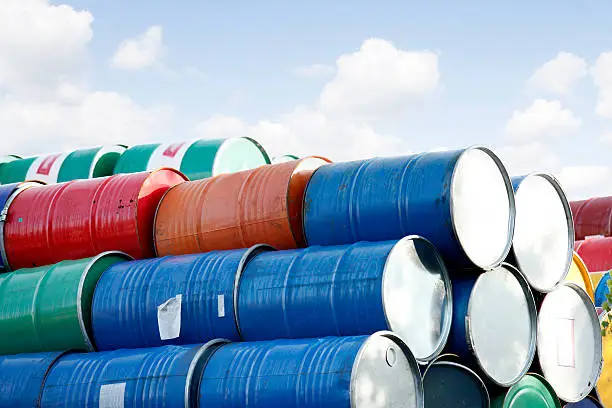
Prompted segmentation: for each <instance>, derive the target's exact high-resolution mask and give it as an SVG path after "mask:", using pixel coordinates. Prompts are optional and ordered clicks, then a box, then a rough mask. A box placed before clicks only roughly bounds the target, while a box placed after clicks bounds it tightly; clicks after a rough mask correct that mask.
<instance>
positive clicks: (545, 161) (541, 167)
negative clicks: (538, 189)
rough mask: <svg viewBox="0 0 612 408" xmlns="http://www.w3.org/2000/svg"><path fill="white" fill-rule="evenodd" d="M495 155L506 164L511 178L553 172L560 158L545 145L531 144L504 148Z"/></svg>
mask: <svg viewBox="0 0 612 408" xmlns="http://www.w3.org/2000/svg"><path fill="white" fill-rule="evenodd" d="M495 153H496V154H497V155H498V156H499V158H500V159H501V160H502V162H503V163H504V166H505V167H506V169H507V170H508V173H509V174H510V175H511V176H520V175H523V174H527V173H531V172H533V171H546V172H547V171H551V170H552V169H554V168H556V167H557V166H558V165H559V163H560V160H559V158H558V157H557V156H556V155H555V154H554V153H553V152H552V151H551V150H550V149H549V148H548V147H546V146H545V145H544V144H542V143H539V142H531V143H527V144H523V145H518V146H502V147H500V148H498V149H495Z"/></svg>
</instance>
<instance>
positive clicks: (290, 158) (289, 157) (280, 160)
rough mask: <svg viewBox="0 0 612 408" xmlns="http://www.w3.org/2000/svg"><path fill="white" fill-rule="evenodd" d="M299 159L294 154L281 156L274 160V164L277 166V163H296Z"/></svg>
mask: <svg viewBox="0 0 612 408" xmlns="http://www.w3.org/2000/svg"><path fill="white" fill-rule="evenodd" d="M297 159H298V157H297V156H294V155H292V154H283V155H281V156H276V157H275V158H273V159H272V164H277V163H286V162H290V161H294V160H297Z"/></svg>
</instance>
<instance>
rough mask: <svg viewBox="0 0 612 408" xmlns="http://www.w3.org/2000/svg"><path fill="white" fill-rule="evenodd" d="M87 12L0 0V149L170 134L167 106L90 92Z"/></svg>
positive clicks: (42, 0)
mask: <svg viewBox="0 0 612 408" xmlns="http://www.w3.org/2000/svg"><path fill="white" fill-rule="evenodd" d="M92 22H93V17H92V15H91V14H90V13H88V12H83V11H77V10H75V9H74V8H72V7H70V6H66V5H62V6H56V5H51V4H50V3H49V2H48V1H47V0H4V1H2V2H1V3H0V135H2V145H3V150H4V152H5V153H15V154H24V155H27V154H35V153H43V152H49V151H58V150H63V149H70V148H74V147H85V146H91V145H99V144H108V143H117V142H121V143H128V144H131V143H134V142H143V141H146V140H150V139H149V138H150V137H165V136H167V135H168V134H171V133H170V129H169V128H170V126H171V122H172V113H173V109H172V107H169V106H156V107H143V106H140V105H139V104H137V103H136V102H134V101H133V100H132V99H131V98H129V97H128V96H126V95H122V94H119V93H116V92H111V91H99V90H90V89H89V86H88V84H87V82H86V81H85V79H84V78H85V71H84V68H85V66H84V64H83V62H84V61H85V60H86V58H87V46H88V44H89V41H90V40H91V38H92V30H91V24H92Z"/></svg>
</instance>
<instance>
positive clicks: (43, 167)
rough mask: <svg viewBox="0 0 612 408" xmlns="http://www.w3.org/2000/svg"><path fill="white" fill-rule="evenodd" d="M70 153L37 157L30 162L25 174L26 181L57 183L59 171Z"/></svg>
mask: <svg viewBox="0 0 612 408" xmlns="http://www.w3.org/2000/svg"><path fill="white" fill-rule="evenodd" d="M69 154H70V153H61V154H54V155H49V156H39V157H37V158H36V160H34V161H33V162H32V164H31V165H30V168H29V169H28V172H27V174H26V178H25V179H26V180H36V181H42V182H45V183H48V184H53V183H57V179H58V177H59V173H60V169H61V168H62V164H64V160H66V157H68V155H69Z"/></svg>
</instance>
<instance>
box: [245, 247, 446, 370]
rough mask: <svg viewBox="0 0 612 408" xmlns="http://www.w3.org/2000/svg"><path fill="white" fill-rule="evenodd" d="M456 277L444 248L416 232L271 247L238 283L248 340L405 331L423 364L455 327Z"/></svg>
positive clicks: (252, 262) (415, 354) (443, 342)
mask: <svg viewBox="0 0 612 408" xmlns="http://www.w3.org/2000/svg"><path fill="white" fill-rule="evenodd" d="M450 286H451V285H450V279H449V277H448V274H447V271H446V267H445V266H444V263H443V262H442V259H441V257H440V256H439V254H438V251H437V250H436V248H435V247H434V246H433V245H432V244H431V243H430V242H429V241H427V240H426V239H424V238H421V237H418V236H412V237H405V238H403V239H401V240H399V241H386V242H359V243H356V244H352V245H341V246H329V247H324V246H316V247H309V248H305V249H297V250H288V251H277V252H264V253H261V254H259V255H257V256H256V257H254V258H253V259H252V260H251V261H250V262H249V263H248V264H247V266H246V268H245V270H244V272H243V274H242V276H241V278H240V282H239V285H238V302H237V310H238V312H237V316H238V326H239V329H240V333H241V335H242V338H243V339H244V340H245V341H257V340H273V339H287V338H314V337H324V336H354V335H365V334H371V333H374V332H377V331H379V330H390V331H393V332H394V333H395V334H397V335H398V336H399V337H400V338H401V339H402V340H403V341H404V342H405V343H406V344H407V345H408V347H410V350H411V351H412V353H413V354H414V356H415V357H416V359H417V360H418V361H419V362H421V363H426V362H428V361H430V360H431V359H433V358H435V357H436V356H437V355H438V354H439V353H440V352H441V351H442V349H443V348H444V345H445V344H446V340H447V338H448V333H449V332H450V325H451V317H452V300H451V287H450Z"/></svg>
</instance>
